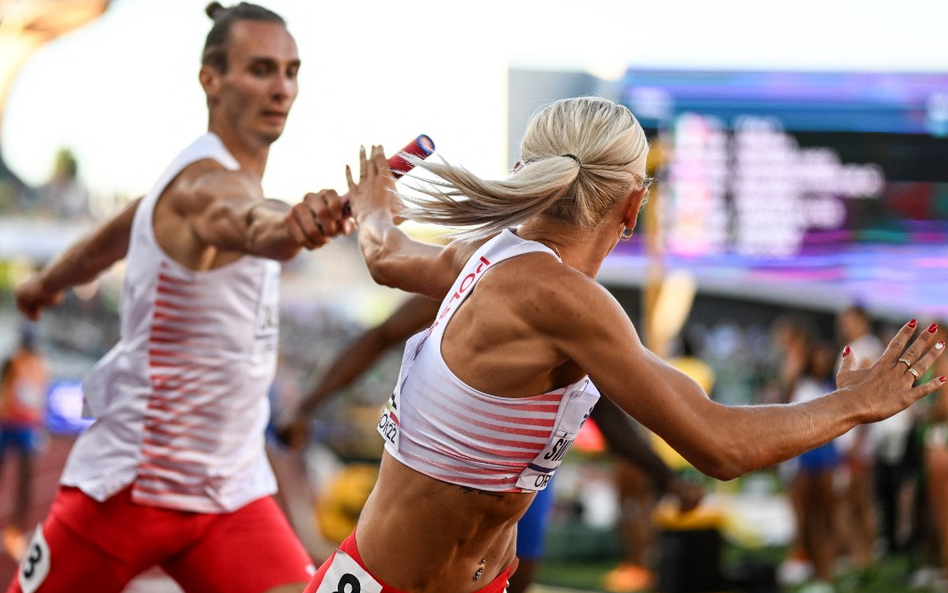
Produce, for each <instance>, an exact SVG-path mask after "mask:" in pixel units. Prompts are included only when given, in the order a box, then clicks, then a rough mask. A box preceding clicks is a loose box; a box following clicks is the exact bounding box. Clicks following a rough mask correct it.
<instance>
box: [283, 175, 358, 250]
mask: <svg viewBox="0 0 948 593" xmlns="http://www.w3.org/2000/svg"><path fill="white" fill-rule="evenodd" d="M342 206H343V204H342V200H341V199H340V198H339V194H337V193H336V191H335V190H331V189H324V190H321V191H318V192H316V193H308V194H306V195H305V196H303V199H302V200H301V201H300V202H299V203H298V204H296V205H294V206H293V207H292V208H291V209H290V212H289V213H288V214H287V215H286V218H285V219H284V222H285V223H286V228H287V230H288V231H289V233H290V236H291V237H292V238H293V240H294V241H296V242H297V243H298V244H299V245H301V246H303V247H305V248H306V249H316V248H317V247H322V246H323V245H325V244H326V243H328V242H329V240H330V239H331V238H333V237H335V236H336V235H339V234H340V233H341V234H345V235H348V234H349V233H351V232H352V231H353V230H354V229H355V225H354V224H353V222H352V220H351V219H349V218H346V217H345V216H344V215H343V213H342Z"/></svg>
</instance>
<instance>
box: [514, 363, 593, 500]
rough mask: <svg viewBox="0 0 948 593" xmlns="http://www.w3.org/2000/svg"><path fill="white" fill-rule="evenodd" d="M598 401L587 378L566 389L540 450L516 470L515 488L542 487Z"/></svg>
mask: <svg viewBox="0 0 948 593" xmlns="http://www.w3.org/2000/svg"><path fill="white" fill-rule="evenodd" d="M598 400H599V390H598V389H596V388H595V386H594V385H593V384H592V383H590V382H589V380H588V379H587V380H586V381H581V382H578V383H575V384H573V385H572V386H571V387H570V388H569V389H567V391H566V393H564V394H563V401H562V402H561V403H560V414H559V418H558V419H557V424H556V426H555V427H554V428H553V431H552V433H551V434H550V438H549V440H547V443H546V446H545V447H543V450H542V451H540V453H539V454H538V455H537V456H536V457H534V458H533V461H531V462H530V464H529V465H528V466H527V467H526V469H524V470H523V471H522V472H521V473H520V477H519V478H518V479H517V487H518V488H522V489H523V490H531V491H536V490H543V489H544V488H546V486H547V484H548V483H549V482H550V480H551V479H552V478H553V474H554V473H556V468H558V467H559V466H560V463H561V462H562V461H563V458H564V457H565V456H566V453H567V452H568V451H569V449H570V446H571V445H572V444H573V441H574V440H576V436H577V435H578V434H579V431H580V430H582V428H583V425H584V424H585V423H586V419H587V418H589V415H590V414H591V413H592V409H593V406H595V405H596V401H598Z"/></svg>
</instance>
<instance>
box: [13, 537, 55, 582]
mask: <svg viewBox="0 0 948 593" xmlns="http://www.w3.org/2000/svg"><path fill="white" fill-rule="evenodd" d="M47 575H49V545H47V543H46V538H45V537H44V536H43V528H42V527H41V526H39V525H37V527H36V531H34V532H33V540H32V541H30V546H29V548H27V550H26V555H25V556H23V560H22V562H20V568H19V571H18V572H17V580H18V581H19V582H20V589H22V590H23V593H34V591H36V590H37V589H39V586H40V585H42V584H43V581H45V580H46V577H47Z"/></svg>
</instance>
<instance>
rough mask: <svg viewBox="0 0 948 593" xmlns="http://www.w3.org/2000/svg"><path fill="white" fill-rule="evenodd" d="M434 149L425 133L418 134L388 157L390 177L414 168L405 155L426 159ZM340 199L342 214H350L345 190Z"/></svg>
mask: <svg viewBox="0 0 948 593" xmlns="http://www.w3.org/2000/svg"><path fill="white" fill-rule="evenodd" d="M434 151H435V145H434V141H433V140H432V139H431V138H429V137H428V136H427V135H425V134H421V135H419V136H418V137H417V138H415V139H414V140H412V141H411V142H409V143H408V144H407V145H406V146H405V148H403V149H401V150H400V151H398V152H396V153H395V154H394V155H392V156H391V157H389V159H388V168H389V169H391V171H392V177H394V178H395V179H398V178H399V177H401V176H402V175H404V174H405V173H407V172H409V171H411V170H412V168H414V166H415V165H414V163H412V162H411V161H409V160H408V159H407V158H405V157H407V156H409V155H411V156H417V157H421V158H423V159H426V158H428V157H429V156H431V155H432V154H433V153H434ZM341 199H342V201H343V206H342V215H343V216H345V217H349V216H352V208H351V207H350V206H349V193H348V192H346V194H345V195H344V196H342V198H341Z"/></svg>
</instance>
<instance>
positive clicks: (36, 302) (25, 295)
mask: <svg viewBox="0 0 948 593" xmlns="http://www.w3.org/2000/svg"><path fill="white" fill-rule="evenodd" d="M14 296H15V297H16V306H17V308H18V309H19V310H20V312H21V313H23V315H25V316H26V317H27V318H29V319H31V320H33V321H37V320H39V317H40V312H41V311H42V310H43V309H45V308H46V307H55V306H56V305H58V304H59V303H60V302H61V301H62V300H63V291H61V290H59V291H50V290H48V289H47V288H46V287H45V285H44V283H43V277H42V274H34V275H33V276H31V277H30V278H28V279H27V280H25V281H24V282H22V283H20V285H19V286H17V287H16V290H15V291H14Z"/></svg>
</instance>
